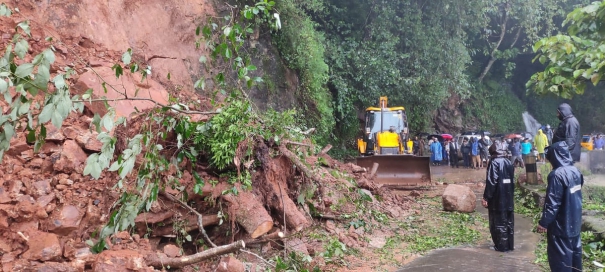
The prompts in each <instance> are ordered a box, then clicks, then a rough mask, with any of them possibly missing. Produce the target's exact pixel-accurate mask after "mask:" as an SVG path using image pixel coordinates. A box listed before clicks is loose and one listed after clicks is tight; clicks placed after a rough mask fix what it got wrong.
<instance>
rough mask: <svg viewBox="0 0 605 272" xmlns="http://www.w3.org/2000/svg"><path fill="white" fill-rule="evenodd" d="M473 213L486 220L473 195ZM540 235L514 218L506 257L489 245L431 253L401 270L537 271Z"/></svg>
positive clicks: (526, 220)
mask: <svg viewBox="0 0 605 272" xmlns="http://www.w3.org/2000/svg"><path fill="white" fill-rule="evenodd" d="M477 198H478V199H479V200H478V201H477V212H479V213H481V214H482V215H484V216H485V217H486V218H487V210H486V209H485V208H483V206H481V202H480V199H481V194H478V195H477ZM539 239H540V235H539V234H537V233H533V232H532V222H531V220H530V219H529V218H526V217H523V216H521V215H516V214H515V250H514V251H512V252H510V253H503V252H498V251H495V250H493V249H490V246H492V243H491V241H490V242H489V243H485V244H483V245H479V246H476V247H457V248H446V249H437V250H433V251H431V252H430V253H428V254H426V255H424V256H422V257H420V258H417V259H415V260H414V261H412V262H410V263H408V264H407V265H405V266H404V267H402V268H401V269H400V270H398V271H400V272H403V271H406V272H407V271H503V272H506V271H511V272H512V271H541V269H540V268H539V267H538V266H537V265H535V264H534V263H533V261H534V259H535V255H534V251H535V249H536V245H537V243H538V241H539Z"/></svg>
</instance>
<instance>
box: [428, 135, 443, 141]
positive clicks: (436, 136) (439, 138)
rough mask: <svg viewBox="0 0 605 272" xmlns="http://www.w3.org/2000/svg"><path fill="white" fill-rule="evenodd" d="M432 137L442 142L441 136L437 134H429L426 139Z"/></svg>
mask: <svg viewBox="0 0 605 272" xmlns="http://www.w3.org/2000/svg"><path fill="white" fill-rule="evenodd" d="M433 137H435V138H437V140H438V141H440V142H443V136H441V135H439V134H431V135H429V136H427V137H426V138H427V139H429V140H430V139H432V138H433Z"/></svg>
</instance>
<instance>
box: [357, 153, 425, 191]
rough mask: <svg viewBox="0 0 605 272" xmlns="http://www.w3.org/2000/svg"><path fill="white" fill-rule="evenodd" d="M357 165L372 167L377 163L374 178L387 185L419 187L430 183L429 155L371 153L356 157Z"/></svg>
mask: <svg viewBox="0 0 605 272" xmlns="http://www.w3.org/2000/svg"><path fill="white" fill-rule="evenodd" d="M356 161H357V165H359V166H361V167H364V168H367V169H368V171H370V170H371V169H372V166H373V165H374V163H378V169H377V171H376V177H375V179H374V180H376V181H377V182H378V183H380V184H384V185H388V186H389V187H402V188H405V187H419V186H429V185H431V167H430V157H419V156H414V155H373V156H367V157H357V158H356Z"/></svg>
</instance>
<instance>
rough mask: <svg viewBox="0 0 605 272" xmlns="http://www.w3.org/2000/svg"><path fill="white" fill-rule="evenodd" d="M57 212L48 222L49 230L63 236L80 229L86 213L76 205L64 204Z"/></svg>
mask: <svg viewBox="0 0 605 272" xmlns="http://www.w3.org/2000/svg"><path fill="white" fill-rule="evenodd" d="M55 213H56V212H55ZM55 213H53V216H52V218H50V219H49V221H50V222H49V223H48V224H47V227H48V231H50V232H53V233H56V234H59V235H63V236H66V235H69V234H70V233H71V232H72V231H74V230H76V229H78V226H79V225H80V221H82V216H83V215H84V214H83V213H82V212H80V210H79V209H78V208H77V207H76V206H72V205H67V206H63V208H61V211H60V212H59V213H58V214H55Z"/></svg>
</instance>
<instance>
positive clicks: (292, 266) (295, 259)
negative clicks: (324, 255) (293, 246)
mask: <svg viewBox="0 0 605 272" xmlns="http://www.w3.org/2000/svg"><path fill="white" fill-rule="evenodd" d="M312 260H313V259H312V258H311V256H309V255H301V254H298V253H296V252H290V255H288V257H287V258H281V257H280V256H276V257H275V271H276V272H280V271H283V272H298V271H300V272H320V271H321V270H319V268H318V267H313V268H309V266H310V265H311V261H312Z"/></svg>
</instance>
